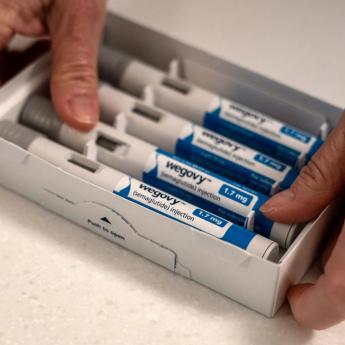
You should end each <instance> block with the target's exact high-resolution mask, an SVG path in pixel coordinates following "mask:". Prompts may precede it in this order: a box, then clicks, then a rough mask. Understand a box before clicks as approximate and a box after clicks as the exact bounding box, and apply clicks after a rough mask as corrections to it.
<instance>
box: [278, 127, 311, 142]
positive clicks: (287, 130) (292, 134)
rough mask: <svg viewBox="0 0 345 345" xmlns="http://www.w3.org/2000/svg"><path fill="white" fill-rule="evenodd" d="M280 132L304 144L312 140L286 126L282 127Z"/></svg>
mask: <svg viewBox="0 0 345 345" xmlns="http://www.w3.org/2000/svg"><path fill="white" fill-rule="evenodd" d="M280 132H281V133H283V134H285V135H287V136H289V137H291V138H293V139H296V140H298V141H301V142H302V143H305V144H308V143H309V142H310V140H311V138H312V137H311V135H309V134H307V133H305V132H302V131H299V130H297V129H295V128H292V127H288V126H284V127H282V128H281V129H280Z"/></svg>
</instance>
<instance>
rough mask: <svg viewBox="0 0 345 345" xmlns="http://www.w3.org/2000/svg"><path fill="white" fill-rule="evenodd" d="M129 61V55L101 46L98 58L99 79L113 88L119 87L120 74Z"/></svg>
mask: <svg viewBox="0 0 345 345" xmlns="http://www.w3.org/2000/svg"><path fill="white" fill-rule="evenodd" d="M131 60H132V58H131V57H130V56H129V55H126V54H125V53H122V52H121V51H119V50H117V49H114V48H109V47H107V46H104V45H103V46H101V47H100V50H99V56H98V73H99V77H100V78H101V79H103V80H105V81H107V82H109V83H110V84H112V85H114V86H117V85H119V83H120V80H121V76H122V73H123V72H124V70H125V69H126V67H127V65H128V63H129V62H130V61H131Z"/></svg>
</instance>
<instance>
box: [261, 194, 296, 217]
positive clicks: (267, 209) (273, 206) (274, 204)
mask: <svg viewBox="0 0 345 345" xmlns="http://www.w3.org/2000/svg"><path fill="white" fill-rule="evenodd" d="M294 199H295V193H294V192H293V191H292V190H290V189H287V190H284V191H283V192H280V193H278V194H276V195H274V196H273V197H272V198H271V199H269V200H268V201H267V202H266V203H265V204H263V205H262V206H261V207H260V211H261V212H262V213H264V214H271V213H273V212H275V211H276V210H278V209H280V208H282V207H285V206H286V204H287V203H289V202H291V201H293V200H294Z"/></svg>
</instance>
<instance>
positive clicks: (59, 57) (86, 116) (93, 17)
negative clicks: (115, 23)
mask: <svg viewBox="0 0 345 345" xmlns="http://www.w3.org/2000/svg"><path fill="white" fill-rule="evenodd" d="M104 14H105V1H103V0H73V1H71V0H60V1H59V0H58V1H55V2H54V5H53V7H52V8H51V10H50V15H49V16H48V26H49V30H50V34H51V38H52V50H53V67H52V77H51V91H52V98H53V102H54V105H55V108H56V110H57V112H58V113H59V115H60V116H61V118H62V119H63V120H64V121H65V122H66V123H68V124H69V125H70V126H72V127H75V128H77V129H80V130H85V131H87V130H90V129H92V128H93V127H94V126H95V125H96V124H97V122H98V119H99V103H98V93H97V84H98V76H97V62H96V61H97V54H98V46H99V41H100V37H101V32H102V28H103V22H104Z"/></svg>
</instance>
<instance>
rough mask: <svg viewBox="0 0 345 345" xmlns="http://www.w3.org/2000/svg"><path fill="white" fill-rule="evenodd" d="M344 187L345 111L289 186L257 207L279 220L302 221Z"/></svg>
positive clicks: (322, 207)
mask: <svg viewBox="0 0 345 345" xmlns="http://www.w3.org/2000/svg"><path fill="white" fill-rule="evenodd" d="M344 190H345V113H344V114H343V116H342V118H341V120H340V122H339V124H338V126H337V127H336V128H335V129H334V130H333V132H332V133H331V134H330V136H329V138H328V139H327V141H326V142H325V144H324V145H323V146H322V147H321V148H320V150H319V151H318V152H317V153H316V154H315V155H314V156H313V157H312V159H311V161H310V162H309V163H308V165H307V166H305V167H304V168H303V169H302V171H301V173H300V175H299V177H298V178H297V179H296V181H295V182H294V183H293V184H292V186H291V188H290V189H288V190H286V191H283V192H281V193H278V194H277V195H275V196H273V197H272V198H271V199H270V200H269V201H268V202H267V203H266V204H265V205H264V206H263V207H262V209H261V210H262V212H263V213H264V214H265V215H266V216H267V217H268V218H270V219H272V220H275V221H278V222H281V223H293V222H304V221H308V220H310V219H312V218H313V217H315V216H317V215H318V214H319V213H320V212H321V211H322V210H323V209H324V208H325V206H327V205H328V204H329V203H330V202H331V201H332V200H334V199H335V198H336V197H337V196H339V195H340V193H341V192H342V191H344Z"/></svg>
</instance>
